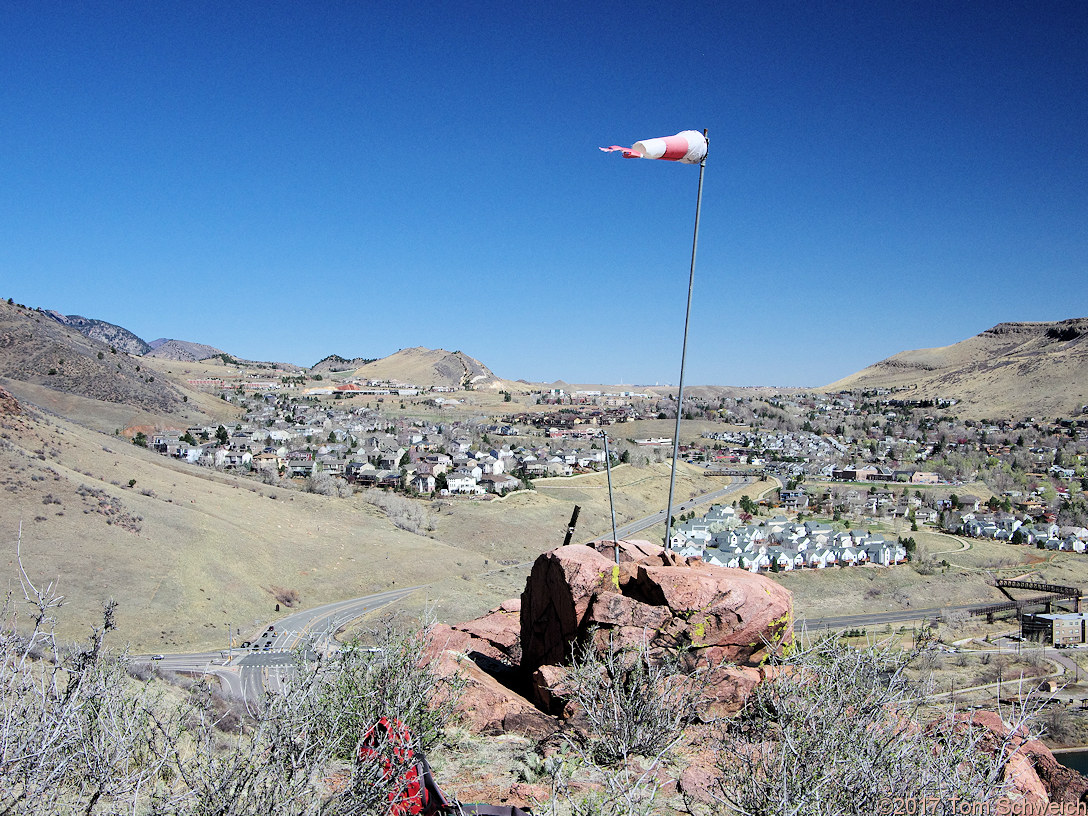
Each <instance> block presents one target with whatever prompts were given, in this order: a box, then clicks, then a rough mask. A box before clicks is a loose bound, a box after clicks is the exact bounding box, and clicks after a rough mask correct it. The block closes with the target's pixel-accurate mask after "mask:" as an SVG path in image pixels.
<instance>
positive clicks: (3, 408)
mask: <svg viewBox="0 0 1088 816" xmlns="http://www.w3.org/2000/svg"><path fill="white" fill-rule="evenodd" d="M22 412H23V409H22V408H21V407H19V401H18V400H17V399H15V397H13V396H12V395H11V394H10V393H8V392H7V391H5V390H4V389H3V388H0V416H16V415H17V414H21V413H22Z"/></svg>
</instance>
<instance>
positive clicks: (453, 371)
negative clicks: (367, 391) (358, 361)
mask: <svg viewBox="0 0 1088 816" xmlns="http://www.w3.org/2000/svg"><path fill="white" fill-rule="evenodd" d="M354 376H355V377H360V378H363V379H369V380H391V381H397V382H403V383H410V384H412V385H421V386H450V387H454V388H460V387H463V386H466V385H467V386H471V387H472V388H476V389H480V388H492V387H498V385H497V384H498V383H499V379H498V378H497V377H496V376H495V375H494V374H493V373H492V372H491V369H489V368H488V367H487V366H485V365H484V364H483V363H481V362H480V361H479V360H477V359H475V358H473V357H469V356H468V355H467V354H465V353H464V352H461V351H446V350H445V349H428V348H423V347H422V346H417V347H415V348H408V349H401V350H400V351H398V352H397V353H396V354H390V355H389V356H388V357H383V358H382V359H381V360H375V361H374V362H373V363H367V364H366V365H364V366H361V367H360V368H358V369H356V371H355V372H354Z"/></svg>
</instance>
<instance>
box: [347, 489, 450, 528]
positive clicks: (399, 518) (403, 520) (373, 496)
mask: <svg viewBox="0 0 1088 816" xmlns="http://www.w3.org/2000/svg"><path fill="white" fill-rule="evenodd" d="M361 495H362V497H363V499H364V500H365V501H367V502H368V503H370V504H372V505H374V506H375V507H379V508H381V509H382V511H384V512H385V514H386V516H388V517H389V520H390V521H391V522H393V524H395V525H396V526H397V527H399V528H400V529H402V530H407V531H408V532H409V533H415V534H417V535H423V534H424V533H425V532H429V531H431V530H434V528H435V523H434V516H433V515H432V513H431V512H430V510H428V509H427V507H426V506H425V505H423V504H422V503H421V502H418V501H413V500H412V499H408V498H405V497H404V496H398V495H397V494H396V493H388V492H386V491H384V490H379V489H378V488H370V489H368V490H364V491H363V492H362V494H361Z"/></svg>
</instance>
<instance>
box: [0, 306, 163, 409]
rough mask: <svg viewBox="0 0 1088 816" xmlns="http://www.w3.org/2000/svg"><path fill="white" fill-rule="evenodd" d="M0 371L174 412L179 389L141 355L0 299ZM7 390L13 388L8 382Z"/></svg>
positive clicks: (58, 387)
mask: <svg viewBox="0 0 1088 816" xmlns="http://www.w3.org/2000/svg"><path fill="white" fill-rule="evenodd" d="M0 375H2V376H4V377H6V378H8V379H9V380H12V381H19V382H23V383H28V384H30V385H32V386H39V387H42V388H45V389H48V390H49V391H53V392H59V393H62V394H74V395H78V396H81V397H86V398H88V399H93V400H98V401H101V402H107V403H115V404H121V405H125V406H127V407H128V408H130V409H134V410H144V411H151V412H155V413H160V414H174V413H177V412H179V411H180V410H181V406H182V404H183V402H184V399H183V395H182V393H181V391H180V390H179V389H178V388H177V387H176V386H174V385H173V384H171V383H169V382H167V381H166V380H164V379H163V378H161V377H158V378H156V377H155V375H154V374H153V373H152V372H149V371H145V370H143V369H142V367H141V365H140V358H138V357H133V356H131V355H128V354H125V353H123V352H116V353H115V352H113V351H111V350H110V346H109V345H108V344H106V343H101V342H99V341H97V340H94V339H91V338H89V337H85V336H84V335H83V334H81V333H80V332H79V331H77V330H76V329H74V328H72V327H69V326H63V325H61V324H59V323H57V322H56V321H55V320H53V319H52V318H50V317H48V316H47V315H45V314H43V313H41V312H37V311H35V310H31V309H24V308H21V307H19V306H17V305H13V304H9V303H6V302H0ZM8 390H9V391H15V389H14V387H13V386H10V385H9V386H8Z"/></svg>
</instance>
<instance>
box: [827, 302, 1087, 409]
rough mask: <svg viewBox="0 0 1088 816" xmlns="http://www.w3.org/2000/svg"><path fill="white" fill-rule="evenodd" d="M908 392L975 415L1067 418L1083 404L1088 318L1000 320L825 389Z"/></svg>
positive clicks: (891, 359)
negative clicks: (951, 342) (952, 404)
mask: <svg viewBox="0 0 1088 816" xmlns="http://www.w3.org/2000/svg"><path fill="white" fill-rule="evenodd" d="M854 388H895V389H910V390H911V391H912V394H911V396H917V397H932V398H937V397H945V398H952V399H956V400H959V401H960V402H961V403H962V404H961V405H960V406H958V409H959V413H961V414H964V415H967V414H974V415H978V416H1001V415H1011V416H1028V415H1038V416H1051V417H1054V416H1066V415H1069V414H1072V413H1075V412H1078V411H1079V410H1080V409H1081V407H1082V406H1083V405H1085V404H1086V403H1088V318H1075V319H1072V320H1062V321H1058V322H1053V323H1001V324H999V325H997V326H994V327H993V328H992V329H988V330H986V331H984V332H982V333H981V334H978V335H976V336H975V337H971V338H968V339H967V340H964V341H962V342H959V343H955V344H954V345H951V346H944V347H942V348H931V349H918V350H915V351H904V352H900V353H899V354H896V355H894V356H892V357H889V358H888V359H886V360H881V361H880V362H879V363H876V364H875V365H871V366H869V367H868V368H865V369H862V370H861V371H859V372H857V373H856V374H851V375H850V376H849V377H845V378H843V379H841V380H839V381H838V382H834V383H831V384H830V385H828V386H826V387H825V388H824V389H822V390H828V391H840V390H848V389H854Z"/></svg>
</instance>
